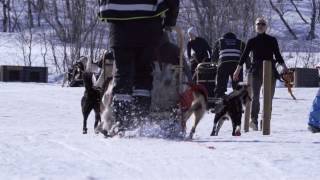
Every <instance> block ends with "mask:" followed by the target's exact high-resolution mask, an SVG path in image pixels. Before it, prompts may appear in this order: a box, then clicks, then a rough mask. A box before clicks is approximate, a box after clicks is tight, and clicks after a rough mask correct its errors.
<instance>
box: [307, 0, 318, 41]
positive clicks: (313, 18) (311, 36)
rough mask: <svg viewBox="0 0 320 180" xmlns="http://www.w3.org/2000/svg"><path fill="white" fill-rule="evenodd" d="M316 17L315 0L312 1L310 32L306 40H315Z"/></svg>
mask: <svg viewBox="0 0 320 180" xmlns="http://www.w3.org/2000/svg"><path fill="white" fill-rule="evenodd" d="M316 16H317V4H316V0H312V16H311V23H310V31H309V34H308V36H307V40H312V39H315V38H316V34H315V29H316Z"/></svg>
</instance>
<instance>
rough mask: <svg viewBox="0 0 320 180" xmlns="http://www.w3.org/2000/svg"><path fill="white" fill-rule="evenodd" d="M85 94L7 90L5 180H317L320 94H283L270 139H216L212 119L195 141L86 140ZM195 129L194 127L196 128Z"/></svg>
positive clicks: (0, 175)
mask: <svg viewBox="0 0 320 180" xmlns="http://www.w3.org/2000/svg"><path fill="white" fill-rule="evenodd" d="M83 91H84V89H83V88H61V87H60V86H58V85H52V84H34V83H26V84H23V83H0V102H1V106H0V122H1V125H0V179H90V180H92V179H145V180H150V179H159V180H160V179H230V180H231V179H232V180H234V179H255V180H257V179H258V180H260V179H261V180H264V179H290V180H295V179H296V180H301V179H317V178H319V177H320V171H319V167H320V134H312V133H310V132H309V131H307V117H308V112H309V109H310V107H311V104H312V100H313V98H314V96H315V94H316V91H317V89H315V88H313V89H304V88H301V89H294V93H295V95H296V97H297V98H298V100H297V101H293V100H291V97H290V95H289V94H288V93H287V90H286V89H284V88H277V89H276V95H275V99H274V103H273V105H274V106H273V113H272V122H271V135H270V136H262V135H261V132H260V131H258V132H252V131H250V132H249V133H244V132H242V136H241V137H232V136H231V123H230V121H227V122H225V123H224V125H223V127H222V129H221V131H220V134H219V136H218V137H210V136H209V134H210V132H211V128H212V125H213V122H212V120H213V117H214V115H213V114H209V113H208V114H206V115H205V118H204V119H203V120H202V121H201V122H200V124H199V126H198V129H197V131H196V134H195V138H194V140H193V141H174V140H165V139H155V138H143V137H140V138H131V139H128V138H124V139H119V138H109V139H105V138H103V137H102V135H95V134H94V133H93V123H94V117H93V113H92V114H91V116H90V117H89V120H88V128H89V131H88V134H87V135H82V115H81V108H80V99H81V97H82V94H83ZM190 124H191V121H190V122H189V126H190Z"/></svg>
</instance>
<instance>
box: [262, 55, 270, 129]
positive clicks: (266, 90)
mask: <svg viewBox="0 0 320 180" xmlns="http://www.w3.org/2000/svg"><path fill="white" fill-rule="evenodd" d="M271 83H272V62H271V61H268V60H265V61H263V118H262V134H263V135H270V120H271V110H272V90H271Z"/></svg>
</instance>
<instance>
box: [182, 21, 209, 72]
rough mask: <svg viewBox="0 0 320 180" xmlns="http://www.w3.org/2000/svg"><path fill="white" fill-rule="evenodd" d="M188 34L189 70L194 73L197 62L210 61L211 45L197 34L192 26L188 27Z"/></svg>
mask: <svg viewBox="0 0 320 180" xmlns="http://www.w3.org/2000/svg"><path fill="white" fill-rule="evenodd" d="M188 35H189V42H188V44H187V55H188V58H189V60H190V62H191V72H192V74H194V72H195V69H196V67H197V65H198V64H199V63H202V62H210V61H211V47H210V46H209V44H208V42H207V41H206V40H205V39H203V38H202V37H199V36H197V33H196V30H195V28H194V27H190V28H189V29H188Z"/></svg>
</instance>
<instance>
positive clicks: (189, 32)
mask: <svg viewBox="0 0 320 180" xmlns="http://www.w3.org/2000/svg"><path fill="white" fill-rule="evenodd" d="M188 34H193V35H195V36H197V35H198V34H197V31H196V29H195V28H194V27H190V28H189V29H188Z"/></svg>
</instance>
